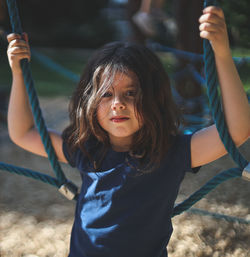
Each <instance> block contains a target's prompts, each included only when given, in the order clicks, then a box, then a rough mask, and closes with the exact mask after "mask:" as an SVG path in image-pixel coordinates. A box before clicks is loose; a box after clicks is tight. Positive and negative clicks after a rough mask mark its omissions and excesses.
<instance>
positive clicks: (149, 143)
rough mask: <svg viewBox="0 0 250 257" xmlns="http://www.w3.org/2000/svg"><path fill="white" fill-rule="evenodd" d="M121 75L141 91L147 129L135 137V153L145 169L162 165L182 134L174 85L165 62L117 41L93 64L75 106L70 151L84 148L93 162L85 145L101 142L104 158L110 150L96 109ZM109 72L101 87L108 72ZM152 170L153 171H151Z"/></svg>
mask: <svg viewBox="0 0 250 257" xmlns="http://www.w3.org/2000/svg"><path fill="white" fill-rule="evenodd" d="M116 72H122V73H126V74H129V73H130V74H131V72H132V73H133V74H134V75H135V76H136V78H137V80H138V84H139V93H138V96H137V97H136V99H135V108H136V112H137V114H138V117H141V118H142V119H143V125H142V127H141V128H140V129H139V130H138V131H137V132H136V133H135V134H134V136H133V141H132V142H133V143H132V145H131V150H130V155H131V156H133V157H135V158H137V159H138V160H139V163H140V164H141V165H142V167H144V169H145V170H152V167H154V166H156V165H159V163H160V161H161V160H162V158H163V157H164V154H166V152H167V150H168V148H169V147H170V145H171V138H172V136H173V135H176V134H177V133H178V127H179V123H180V112H179V110H178V108H177V106H176V104H175V102H174V100H173V98H172V94H171V88H170V81H169V78H168V75H167V73H166V71H165V69H164V67H163V65H162V63H161V61H160V60H159V58H158V57H157V56H156V55H155V54H154V53H153V52H152V51H151V50H149V49H148V48H146V47H144V46H143V45H138V44H133V43H124V42H114V43H109V44H107V45H105V46H104V47H102V48H101V49H100V50H99V51H97V52H96V54H94V56H93V57H92V58H91V59H90V60H89V62H88V63H87V65H86V67H85V69H84V72H83V74H82V76H81V79H80V82H79V84H78V87H77V88H76V90H75V92H74V94H73V96H72V99H71V102H70V107H69V113H70V125H69V126H68V127H67V128H66V129H65V130H64V131H63V138H64V140H66V142H67V144H68V146H69V149H70V151H72V152H74V151H75V150H76V148H80V149H81V150H82V151H83V152H85V153H86V154H87V156H88V157H89V159H90V160H92V158H91V157H92V156H91V153H90V152H89V151H88V150H87V149H86V147H85V143H86V142H87V141H88V140H90V139H93V138H94V139H97V142H98V143H97V145H98V147H100V146H101V149H102V150H101V151H102V154H103V155H104V154H105V151H106V150H107V148H108V147H109V146H110V145H109V137H108V134H107V132H106V131H104V130H103V129H102V128H101V126H100V125H99V124H98V121H97V117H96V109H97V106H98V104H99V102H100V99H101V97H102V95H103V94H104V93H105V91H106V90H107V89H108V88H109V86H110V85H111V84H112V82H113V78H114V75H115V73H116ZM104 73H105V74H108V76H105V77H106V78H108V79H105V80H104V82H102V85H100V82H101V78H102V75H103V74H104ZM149 167H151V168H149Z"/></svg>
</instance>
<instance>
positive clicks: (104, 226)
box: [63, 135, 193, 257]
mask: <svg viewBox="0 0 250 257" xmlns="http://www.w3.org/2000/svg"><path fill="white" fill-rule="evenodd" d="M190 139H191V135H184V136H178V137H176V139H175V141H174V144H173V146H172V147H171V149H170V150H169V151H168V153H167V154H166V157H165V158H164V160H163V161H162V163H161V166H160V167H159V168H158V169H157V170H155V171H153V172H151V173H147V174H143V175H140V176H135V175H136V174H137V171H136V170H135V169H134V168H133V167H135V165H136V163H135V161H134V160H133V159H132V158H131V157H130V156H129V154H128V153H121V152H115V151H113V150H112V149H109V150H108V152H107V154H106V156H105V158H104V160H103V164H102V167H101V170H100V171H98V172H89V171H92V170H93V169H92V167H91V164H90V163H89V162H88V159H87V158H86V156H84V154H83V153H82V152H81V151H80V150H77V151H76V152H75V153H74V155H73V157H70V154H69V152H68V149H67V145H66V144H65V143H64V144H63V150H64V154H65V157H66V158H67V159H68V161H69V163H70V164H71V165H72V166H73V167H77V168H78V169H79V170H80V173H81V176H82V180H83V181H82V188H81V192H80V195H79V199H78V201H77V205H76V213H75V221H74V225H73V229H72V234H71V245H70V254H69V256H70V257H118V256H119V257H128V256H129V257H166V256H167V251H166V246H167V244H168V241H169V239H170V236H171V234H172V223H171V214H172V211H173V207H174V202H175V200H176V197H177V193H178V191H179V187H180V183H181V181H182V180H183V177H184V175H185V172H187V171H193V170H192V169H191V155H190Z"/></svg>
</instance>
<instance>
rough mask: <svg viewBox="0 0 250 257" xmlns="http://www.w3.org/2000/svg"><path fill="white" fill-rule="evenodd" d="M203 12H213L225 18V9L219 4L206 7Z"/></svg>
mask: <svg viewBox="0 0 250 257" xmlns="http://www.w3.org/2000/svg"><path fill="white" fill-rule="evenodd" d="M203 13H204V14H205V13H213V14H216V15H218V16H219V17H221V18H224V12H223V10H222V9H221V8H220V7H218V6H208V7H206V8H205V9H203Z"/></svg>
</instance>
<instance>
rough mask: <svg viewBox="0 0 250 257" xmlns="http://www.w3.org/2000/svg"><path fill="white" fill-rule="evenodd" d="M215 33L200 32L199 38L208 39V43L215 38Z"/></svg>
mask: <svg viewBox="0 0 250 257" xmlns="http://www.w3.org/2000/svg"><path fill="white" fill-rule="evenodd" d="M215 35H216V33H215V32H208V31H205V30H203V31H201V32H200V37H201V38H204V39H208V40H210V41H212V40H213V39H214V37H215Z"/></svg>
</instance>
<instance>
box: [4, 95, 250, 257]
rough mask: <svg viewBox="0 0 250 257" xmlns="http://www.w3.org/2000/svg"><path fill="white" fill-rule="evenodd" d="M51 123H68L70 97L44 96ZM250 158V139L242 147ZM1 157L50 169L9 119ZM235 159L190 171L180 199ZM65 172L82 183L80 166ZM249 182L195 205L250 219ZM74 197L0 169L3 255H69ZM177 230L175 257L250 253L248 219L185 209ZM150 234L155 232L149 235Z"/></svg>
mask: <svg viewBox="0 0 250 257" xmlns="http://www.w3.org/2000/svg"><path fill="white" fill-rule="evenodd" d="M40 102H41V107H42V109H43V114H44V117H45V119H46V121H47V124H48V126H49V127H52V128H55V129H57V130H59V131H61V130H62V129H63V128H64V127H65V126H66V125H67V123H68V119H67V104H68V98H67V97H53V98H45V97H41V99H40ZM240 150H241V152H242V153H243V155H244V156H245V157H246V159H248V160H250V140H248V142H246V143H245V144H244V145H243V146H242V147H241V148H240ZM0 161H3V162H6V163H11V164H14V165H18V166H21V167H26V168H30V169H33V170H36V171H40V172H43V173H49V174H50V175H51V174H52V173H51V168H50V165H49V163H48V161H47V159H45V158H41V157H38V156H34V155H33V154H30V153H28V152H26V151H24V150H22V149H20V148H19V147H17V146H15V145H14V144H13V143H11V142H10V140H9V138H8V133H7V129H6V125H3V124H0ZM235 166H236V165H235V164H234V163H233V161H231V159H230V157H229V156H225V157H223V158H221V159H219V160H217V161H215V162H213V163H212V164H209V165H206V166H204V167H202V169H201V170H200V172H199V173H198V174H196V175H194V174H187V176H186V178H185V180H184V182H183V184H182V187H181V189H180V194H179V198H178V201H181V200H183V199H185V198H186V197H187V196H189V195H190V194H191V193H192V192H194V191H196V190H197V189H198V188H199V187H200V186H201V185H203V184H204V183H206V181H207V180H209V179H210V178H212V177H213V176H214V175H215V174H217V173H219V172H220V171H223V170H226V169H228V168H231V167H235ZM62 167H63V170H64V172H65V174H66V176H67V177H68V178H69V179H71V180H72V181H74V182H75V183H76V184H78V185H79V181H80V176H79V174H78V172H77V171H76V170H74V169H72V168H70V167H69V166H68V165H63V166H62ZM249 183H250V182H247V181H244V180H243V179H240V178H238V179H232V180H231V181H228V182H225V183H224V184H222V185H220V186H219V187H218V188H217V189H215V190H214V191H213V192H211V193H210V194H209V195H207V196H206V197H205V198H204V199H202V200H201V201H200V202H198V203H197V204H196V205H195V206H194V207H195V208H201V209H204V210H208V211H210V212H216V213H220V214H225V215H230V216H236V217H238V218H242V219H245V220H250V200H249V195H250V186H249V185H250V184H249ZM74 209H75V202H74V201H68V200H66V199H65V198H64V197H63V196H62V195H61V194H60V193H59V192H57V189H56V188H54V187H52V186H49V185H47V184H44V183H41V182H38V181H35V180H33V179H30V178H26V177H23V176H18V175H13V174H10V173H7V172H4V171H0V256H1V257H21V256H22V257H66V256H67V253H68V250H69V241H70V231H71V227H72V223H73V217H74ZM173 225H174V233H173V236H172V238H171V241H170V244H169V246H168V251H169V256H170V257H183V256H185V257H197V256H199V257H207V256H210V257H211V256H212V257H229V256H230V257H247V256H250V255H249V245H250V229H249V225H245V224H240V223H237V222H234V223H233V222H228V221H225V220H222V219H215V218H212V217H204V216H199V215H195V214H191V213H188V212H185V213H183V214H181V215H179V216H177V217H175V218H173ZM149 236H150V235H149Z"/></svg>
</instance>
